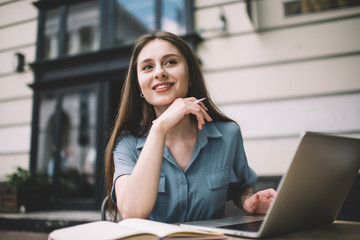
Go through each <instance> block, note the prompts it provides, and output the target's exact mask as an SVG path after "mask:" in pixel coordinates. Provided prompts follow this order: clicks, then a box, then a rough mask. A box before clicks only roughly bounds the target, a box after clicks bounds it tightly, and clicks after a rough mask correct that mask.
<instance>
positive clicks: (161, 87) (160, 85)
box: [152, 82, 174, 92]
mask: <svg viewBox="0 0 360 240" xmlns="http://www.w3.org/2000/svg"><path fill="white" fill-rule="evenodd" d="M172 86H174V83H171V82H164V83H158V84H156V85H155V86H153V88H152V89H153V90H155V91H156V92H164V91H167V90H168V89H169V88H171V87H172Z"/></svg>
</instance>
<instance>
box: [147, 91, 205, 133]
mask: <svg viewBox="0 0 360 240" xmlns="http://www.w3.org/2000/svg"><path fill="white" fill-rule="evenodd" d="M196 100H197V99H196V98H194V97H190V98H178V99H175V101H174V102H173V103H172V104H171V105H170V106H169V107H168V108H167V109H166V110H165V111H164V112H163V113H162V114H161V115H160V116H158V118H157V119H156V120H154V121H153V124H155V123H156V124H160V125H161V126H162V128H163V129H164V130H165V131H168V130H170V129H171V128H172V127H174V126H175V125H176V124H177V123H179V122H180V121H181V120H182V119H183V118H184V117H185V116H187V115H190V114H193V115H195V117H196V119H197V121H198V129H202V126H203V124H205V121H208V122H211V121H212V118H211V117H210V116H209V114H208V113H207V112H206V111H207V108H206V107H205V105H204V104H203V103H202V102H200V103H195V101H196Z"/></svg>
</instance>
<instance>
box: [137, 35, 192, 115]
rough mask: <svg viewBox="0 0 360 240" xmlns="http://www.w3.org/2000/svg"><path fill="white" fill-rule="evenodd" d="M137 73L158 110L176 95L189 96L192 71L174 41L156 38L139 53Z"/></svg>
mask: <svg viewBox="0 0 360 240" xmlns="http://www.w3.org/2000/svg"><path fill="white" fill-rule="evenodd" d="M137 62H138V64H137V75H138V81H139V85H140V89H141V92H142V93H143V94H144V97H145V99H146V101H147V102H148V103H150V104H151V105H153V106H154V107H155V111H156V114H157V115H158V114H159V111H163V110H164V109H166V108H167V107H168V106H169V105H170V104H171V103H172V102H173V101H174V100H175V99H176V98H183V97H186V95H187V92H188V88H189V74H188V67H187V63H186V59H185V57H184V56H183V54H181V53H180V52H179V50H178V49H177V48H176V47H175V46H174V45H173V44H171V43H170V42H168V41H165V40H162V39H155V40H153V41H151V42H149V43H148V44H147V45H146V46H145V47H144V48H143V49H142V50H141V52H140V54H139V56H138V61H137Z"/></svg>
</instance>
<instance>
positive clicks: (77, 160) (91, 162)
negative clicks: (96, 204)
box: [59, 89, 96, 198]
mask: <svg viewBox="0 0 360 240" xmlns="http://www.w3.org/2000/svg"><path fill="white" fill-rule="evenodd" d="M61 130H62V131H61V143H62V144H61V150H60V175H59V176H60V181H59V183H60V193H59V196H60V197H62V198H91V197H93V194H94V183H95V161H96V94H95V91H91V90H89V89H86V90H81V91H77V92H72V93H67V94H66V95H64V96H63V100H62V116H61Z"/></svg>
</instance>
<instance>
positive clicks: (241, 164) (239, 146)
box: [227, 126, 257, 200]
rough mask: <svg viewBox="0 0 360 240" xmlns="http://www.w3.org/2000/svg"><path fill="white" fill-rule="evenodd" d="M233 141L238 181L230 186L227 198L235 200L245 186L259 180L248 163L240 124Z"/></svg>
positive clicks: (247, 186)
mask: <svg viewBox="0 0 360 240" xmlns="http://www.w3.org/2000/svg"><path fill="white" fill-rule="evenodd" d="M233 138H234V139H232V141H231V143H233V144H234V145H233V146H232V149H233V151H234V165H233V166H234V171H235V174H236V176H237V178H238V182H236V183H232V184H230V186H229V190H228V197H227V200H233V199H235V197H236V196H237V195H238V194H239V193H240V191H241V190H243V189H244V188H249V187H253V186H254V185H255V184H256V182H257V175H256V173H255V172H254V170H253V169H251V167H250V166H249V164H248V161H247V158H246V153H245V149H244V144H243V138H242V134H241V131H240V128H239V126H237V129H236V131H234V135H233Z"/></svg>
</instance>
